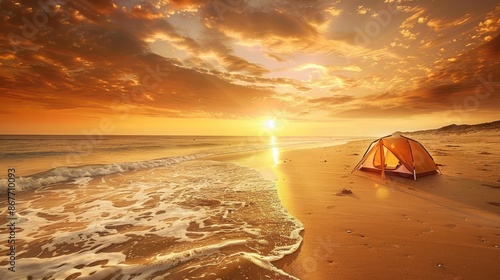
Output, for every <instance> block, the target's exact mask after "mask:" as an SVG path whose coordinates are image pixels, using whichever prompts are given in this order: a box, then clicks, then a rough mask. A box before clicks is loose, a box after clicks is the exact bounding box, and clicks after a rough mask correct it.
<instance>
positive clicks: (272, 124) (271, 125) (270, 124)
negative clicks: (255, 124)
mask: <svg viewBox="0 0 500 280" xmlns="http://www.w3.org/2000/svg"><path fill="white" fill-rule="evenodd" d="M266 127H267V128H268V129H270V130H274V129H276V120H274V119H269V120H267V121H266Z"/></svg>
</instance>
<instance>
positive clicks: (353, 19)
mask: <svg viewBox="0 0 500 280" xmlns="http://www.w3.org/2000/svg"><path fill="white" fill-rule="evenodd" d="M499 29H500V3H499V2H498V1H496V0H483V1H481V4H478V3H477V1H468V0H457V1H433V0H421V1H415V0H378V1H376V0H354V1H345V0H337V1H326V0H277V1H263V0H199V1H197V0H152V1H140V0H130V1H127V0H114V1H112V0H101V1H98V0H86V1H84V0H81V1H70V0H41V1H20V0H14V1H10V0H3V1H1V0H0V30H1V31H0V104H1V107H0V118H1V119H2V125H1V126H0V133H1V134H99V135H100V134H155V135H163V134H176V135H256V134H266V133H268V134H269V133H271V134H275V135H310V136H315V135H318V136H319V135H321V136H327V135H328V136H351V135H353V136H354V135H356V136H357V135H385V134H388V133H391V132H394V131H397V130H399V131H412V130H420V129H429V128H437V127H441V126H445V125H448V124H452V123H455V124H474V123H481V122H489V121H494V120H498V119H500V111H499V108H500V94H499V92H500V65H499V64H500V36H499V33H500V32H499V31H500V30H499ZM270 122H272V123H273V125H272V126H270V125H269V123H270Z"/></svg>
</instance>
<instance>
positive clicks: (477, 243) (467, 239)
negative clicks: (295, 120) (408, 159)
mask: <svg viewBox="0 0 500 280" xmlns="http://www.w3.org/2000/svg"><path fill="white" fill-rule="evenodd" d="M462 137H463V136H457V137H455V138H453V137H452V139H451V140H450V138H448V139H446V141H447V142H446V143H448V142H450V141H451V143H455V144H456V143H460V145H458V144H456V145H448V147H447V146H446V145H441V143H438V142H439V141H438V139H437V138H435V137H423V138H424V139H422V137H421V138H418V139H417V140H422V141H420V142H421V143H422V144H423V145H424V146H425V147H426V148H427V149H428V150H429V152H430V153H431V154H433V155H435V156H434V159H435V161H436V162H437V163H440V164H442V167H441V169H443V175H432V176H426V177H422V178H421V179H419V180H418V181H413V180H408V179H405V178H399V177H393V176H387V179H386V180H383V179H382V178H380V176H378V175H377V174H373V173H366V172H361V171H355V172H354V173H353V174H350V172H351V170H352V168H353V167H354V165H356V163H357V162H358V161H359V160H360V159H361V156H362V154H363V153H364V151H365V150H366V148H367V146H368V144H369V143H370V142H371V141H372V140H361V141H351V142H349V143H347V144H343V145H336V146H330V147H320V148H306V149H300V148H299V149H284V150H283V151H279V152H278V159H279V160H278V161H276V160H275V159H276V153H277V152H276V151H275V152H274V154H273V151H270V150H267V151H256V152H247V153H238V154H230V155H219V156H212V157H208V158H205V159H204V160H220V161H228V162H233V163H237V164H240V165H243V166H246V167H250V168H254V169H256V170H258V171H259V172H261V174H263V176H264V177H265V178H267V179H270V180H274V181H275V183H276V189H277V192H278V196H279V198H280V200H281V203H282V205H283V207H284V208H285V209H286V210H287V211H288V212H289V213H290V214H291V215H292V216H294V217H295V218H296V219H298V220H299V221H301V222H302V224H303V225H304V228H305V230H304V231H302V233H301V235H302V236H303V243H302V244H301V246H300V247H299V249H298V250H297V251H296V252H295V253H293V254H291V255H288V256H285V257H284V258H283V259H281V260H279V261H276V262H274V264H275V265H276V267H278V268H279V269H282V270H284V271H285V272H287V273H289V274H291V275H293V276H295V277H298V278H300V279H474V278H476V279H495V277H496V276H497V275H498V273H499V269H498V266H497V264H496V261H495V260H498V259H499V258H500V248H499V247H500V235H499V234H498V232H499V229H500V226H499V225H500V207H498V206H496V205H494V204H489V202H499V201H500V189H498V188H496V186H497V185H498V184H499V183H498V182H496V181H494V180H495V179H494V178H492V177H491V176H489V177H488V176H484V174H490V175H491V172H486V173H485V172H482V171H484V170H480V169H479V170H473V171H471V172H470V173H471V174H467V175H464V170H462V169H465V170H466V169H467V166H462V167H460V162H463V161H464V160H467V159H468V156H469V155H468V154H467V153H465V152H461V151H459V150H462V149H458V148H463V147H464V146H467V147H466V148H471V147H473V146H474V145H477V144H478V142H477V141H470V139H467V140H468V141H467V142H465V143H461V142H460V141H462V140H461V139H463V138H462ZM443 141H444V140H443ZM443 143H444V142H443ZM493 144H494V143H493ZM469 146H470V147H469ZM443 147H446V149H448V150H450V151H444V150H446V149H444V148H443ZM474 147H475V146H474ZM463 150H465V151H468V149H463ZM470 150H477V149H472V148H471V149H470ZM451 152H453V153H451ZM477 154H479V156H480V157H481V158H480V159H476V161H478V162H481V161H485V162H487V163H488V164H484V165H487V166H491V168H495V166H492V162H490V161H492V160H491V159H489V158H488V157H487V154H481V152H477ZM496 166H498V164H497V165H496ZM486 171H488V170H486ZM499 179H500V178H499ZM488 186H491V187H488ZM343 188H346V189H349V190H351V191H352V194H348V195H343V194H342V193H341V190H342V189H343ZM485 200H491V201H485Z"/></svg>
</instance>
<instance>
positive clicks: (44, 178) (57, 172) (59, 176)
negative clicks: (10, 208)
mask: <svg viewBox="0 0 500 280" xmlns="http://www.w3.org/2000/svg"><path fill="white" fill-rule="evenodd" d="M209 155H210V154H191V155H185V156H177V157H168V158H163V159H154V160H148V161H136V162H123V163H112V164H94V165H83V166H61V167H57V168H54V169H50V170H47V171H44V172H40V173H37V174H33V175H31V176H27V177H19V178H17V179H16V191H25V190H29V189H33V188H39V187H43V186H48V185H52V184H56V183H62V182H67V181H71V180H75V179H78V178H84V177H96V176H103V175H109V174H114V173H122V172H127V171H134V170H141V169H150V168H156V167H163V166H167V165H171V164H176V163H180V162H184V161H188V160H193V159H197V158H202V157H206V156H209ZM7 188H8V181H7V179H0V193H5V192H6V191H7Z"/></svg>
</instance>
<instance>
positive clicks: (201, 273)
mask: <svg viewBox="0 0 500 280" xmlns="http://www.w3.org/2000/svg"><path fill="white" fill-rule="evenodd" d="M0 141H1V142H2V145H1V149H2V150H1V153H0V158H1V164H0V170H4V173H6V174H7V170H8V169H9V168H15V169H16V175H17V176H18V178H16V194H15V196H16V213H15V218H16V250H15V251H16V267H15V270H16V272H11V271H7V267H9V265H8V257H7V250H6V249H5V248H6V247H3V246H2V247H0V248H1V249H0V256H4V257H0V267H1V268H2V270H4V271H3V272H2V273H1V274H0V279H294V277H293V276H292V275H288V274H287V273H286V272H284V271H282V270H280V269H278V268H276V267H274V266H273V264H272V262H273V261H276V260H279V259H281V258H283V256H285V255H288V254H291V253H293V252H294V251H296V250H297V249H298V247H299V246H300V243H301V240H302V238H301V236H300V232H301V231H302V230H303V226H302V224H301V223H300V221H298V220H297V219H295V218H294V217H292V216H291V215H289V214H288V213H287V211H286V210H285V209H284V208H283V207H282V206H281V204H280V201H279V198H278V196H277V193H276V189H275V185H274V182H272V181H268V180H266V179H264V178H263V177H262V176H261V174H259V173H258V172H257V171H256V170H253V169H250V168H246V167H243V166H239V165H236V164H233V163H227V162H218V161H210V160H203V158H204V157H206V156H209V155H219V154H227V153H236V152H241V151H253V150H261V149H276V147H280V148H282V147H294V146H300V145H313V146H314V145H325V144H326V145H328V144H331V143H333V142H334V141H335V139H330V138H297V137H289V138H280V139H277V138H272V139H264V138H262V137H260V138H257V137H199V136H198V137H193V136H175V137H174V136H107V137H101V138H99V139H96V138H93V139H89V138H86V137H80V136H2V137H1V140H0ZM1 178H2V179H0V192H1V193H2V195H3V196H5V193H6V189H7V179H6V175H5V176H1ZM7 209H8V204H7V200H6V199H1V200H0V217H7V216H8V212H7ZM5 236H7V235H5ZM2 239H5V240H7V239H6V238H2ZM5 245H7V244H5ZM12 277H14V278H12Z"/></svg>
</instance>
